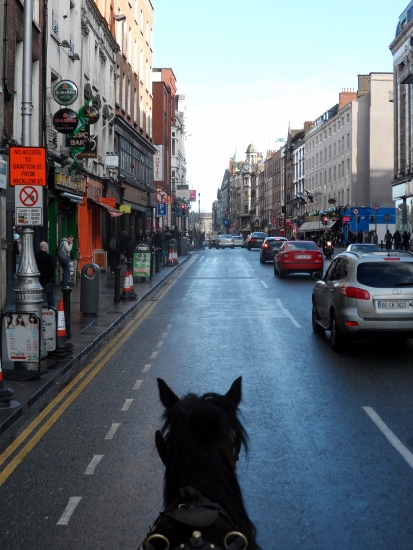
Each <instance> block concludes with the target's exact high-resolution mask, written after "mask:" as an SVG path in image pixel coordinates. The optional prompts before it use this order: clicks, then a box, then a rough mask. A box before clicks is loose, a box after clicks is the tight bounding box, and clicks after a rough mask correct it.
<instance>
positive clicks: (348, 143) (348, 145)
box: [347, 134, 350, 147]
mask: <svg viewBox="0 0 413 550" xmlns="http://www.w3.org/2000/svg"><path fill="white" fill-rule="evenodd" d="M347 147H350V134H347Z"/></svg>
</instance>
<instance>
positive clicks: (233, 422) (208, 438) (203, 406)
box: [162, 393, 248, 454]
mask: <svg viewBox="0 0 413 550" xmlns="http://www.w3.org/2000/svg"><path fill="white" fill-rule="evenodd" d="M163 419H164V421H165V422H164V425H163V427H162V433H163V434H164V435H165V439H166V441H167V443H168V445H169V447H170V448H173V447H175V446H179V442H180V441H183V442H184V443H185V447H186V451H185V452H186V453H188V451H189V450H190V449H192V450H193V452H195V453H196V452H199V450H200V448H202V447H206V448H208V449H211V448H216V449H219V448H221V449H222V448H223V446H226V445H227V444H228V442H229V441H231V442H232V443H234V444H235V445H237V446H238V449H237V452H238V453H239V451H240V448H241V446H244V449H245V452H246V453H247V454H248V436H247V434H246V431H245V429H244V427H243V425H242V423H241V421H240V419H239V412H238V410H237V409H236V410H234V408H233V407H232V405H231V404H230V403H229V402H228V400H226V399H225V396H222V395H220V394H216V393H207V394H205V395H202V396H197V395H195V394H188V395H187V396H186V397H184V398H182V399H181V400H180V401H179V402H178V403H176V404H174V405H173V406H172V407H170V408H169V409H167V410H166V411H165V412H164V415H163Z"/></svg>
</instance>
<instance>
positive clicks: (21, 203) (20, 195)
mask: <svg viewBox="0 0 413 550" xmlns="http://www.w3.org/2000/svg"><path fill="white" fill-rule="evenodd" d="M14 203H15V217H16V224H17V225H43V188H42V187H36V186H34V185H16V186H15V193H14Z"/></svg>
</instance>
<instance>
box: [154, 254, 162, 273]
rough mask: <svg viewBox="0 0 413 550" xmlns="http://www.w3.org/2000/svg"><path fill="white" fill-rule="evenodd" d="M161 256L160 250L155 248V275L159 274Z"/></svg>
mask: <svg viewBox="0 0 413 550" xmlns="http://www.w3.org/2000/svg"><path fill="white" fill-rule="evenodd" d="M160 255H161V251H160V249H159V248H155V273H159V257H160Z"/></svg>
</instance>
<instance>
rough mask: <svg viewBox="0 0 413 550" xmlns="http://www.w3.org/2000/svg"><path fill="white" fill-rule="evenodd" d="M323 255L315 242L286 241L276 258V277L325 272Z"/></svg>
mask: <svg viewBox="0 0 413 550" xmlns="http://www.w3.org/2000/svg"><path fill="white" fill-rule="evenodd" d="M323 266H324V260H323V254H322V252H321V251H320V249H319V248H318V246H317V245H316V244H315V242H313V241H286V242H285V243H284V244H283V245H282V247H281V248H280V251H279V252H278V254H277V255H276V256H275V258H274V275H278V276H279V277H280V278H281V279H282V278H283V277H285V275H287V274H288V273H309V274H310V275H312V274H313V273H315V272H316V271H323Z"/></svg>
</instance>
